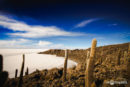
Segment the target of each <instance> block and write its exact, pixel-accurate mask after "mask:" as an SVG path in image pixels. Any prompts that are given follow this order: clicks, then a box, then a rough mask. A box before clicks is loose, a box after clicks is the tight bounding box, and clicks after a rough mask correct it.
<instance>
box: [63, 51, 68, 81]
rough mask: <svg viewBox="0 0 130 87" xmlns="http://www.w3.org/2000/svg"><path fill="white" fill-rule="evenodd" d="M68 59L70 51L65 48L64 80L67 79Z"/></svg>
mask: <svg viewBox="0 0 130 87" xmlns="http://www.w3.org/2000/svg"><path fill="white" fill-rule="evenodd" d="M67 61H68V51H67V49H66V50H65V62H64V69H63V81H65V80H66V73H67Z"/></svg>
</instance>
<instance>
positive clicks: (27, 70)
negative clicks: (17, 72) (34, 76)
mask: <svg viewBox="0 0 130 87" xmlns="http://www.w3.org/2000/svg"><path fill="white" fill-rule="evenodd" d="M28 73H29V69H28V67H27V69H26V72H25V75H28Z"/></svg>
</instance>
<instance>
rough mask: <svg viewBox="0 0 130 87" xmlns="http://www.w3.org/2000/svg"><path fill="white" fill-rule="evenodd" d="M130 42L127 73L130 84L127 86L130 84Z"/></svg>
mask: <svg viewBox="0 0 130 87" xmlns="http://www.w3.org/2000/svg"><path fill="white" fill-rule="evenodd" d="M129 54H130V43H129V46H128V61H127V75H128V84H127V85H126V87H129V86H130V55H129Z"/></svg>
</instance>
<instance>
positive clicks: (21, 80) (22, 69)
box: [18, 54, 25, 87]
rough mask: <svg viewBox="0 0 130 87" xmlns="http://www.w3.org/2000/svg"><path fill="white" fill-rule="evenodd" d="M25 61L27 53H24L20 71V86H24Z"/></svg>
mask: <svg viewBox="0 0 130 87" xmlns="http://www.w3.org/2000/svg"><path fill="white" fill-rule="evenodd" d="M24 62H25V55H24V54H23V62H22V67H21V72H20V78H19V83H18V87H22V84H23V72H24Z"/></svg>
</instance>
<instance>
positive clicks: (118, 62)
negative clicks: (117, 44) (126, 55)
mask: <svg viewBox="0 0 130 87" xmlns="http://www.w3.org/2000/svg"><path fill="white" fill-rule="evenodd" d="M120 58H121V50H120V49H119V50H118V54H117V65H120Z"/></svg>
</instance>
